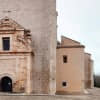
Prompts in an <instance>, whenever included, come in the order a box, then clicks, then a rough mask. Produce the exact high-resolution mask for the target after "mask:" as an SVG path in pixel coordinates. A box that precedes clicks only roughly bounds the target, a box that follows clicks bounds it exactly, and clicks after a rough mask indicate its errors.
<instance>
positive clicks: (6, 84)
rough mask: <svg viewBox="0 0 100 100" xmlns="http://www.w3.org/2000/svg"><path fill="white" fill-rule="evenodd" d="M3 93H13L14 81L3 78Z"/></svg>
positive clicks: (6, 77)
mask: <svg viewBox="0 0 100 100" xmlns="http://www.w3.org/2000/svg"><path fill="white" fill-rule="evenodd" d="M0 85H1V86H0V87H1V91H2V92H12V79H11V78H10V77H8V76H4V77H3V78H1V84H0Z"/></svg>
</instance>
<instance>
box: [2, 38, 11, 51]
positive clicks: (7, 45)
mask: <svg viewBox="0 0 100 100" xmlns="http://www.w3.org/2000/svg"><path fill="white" fill-rule="evenodd" d="M2 42H3V50H10V37H3V38H2Z"/></svg>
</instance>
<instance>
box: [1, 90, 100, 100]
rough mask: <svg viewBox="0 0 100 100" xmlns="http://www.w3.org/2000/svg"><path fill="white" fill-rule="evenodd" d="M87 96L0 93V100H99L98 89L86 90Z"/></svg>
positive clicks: (99, 93)
mask: <svg viewBox="0 0 100 100" xmlns="http://www.w3.org/2000/svg"><path fill="white" fill-rule="evenodd" d="M88 92H89V93H88V94H83V95H56V96H50V95H49V96H48V95H23V94H13V95H11V94H4V93H0V100H100V89H99V88H94V89H91V90H88Z"/></svg>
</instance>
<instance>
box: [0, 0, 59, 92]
mask: <svg viewBox="0 0 100 100" xmlns="http://www.w3.org/2000/svg"><path fill="white" fill-rule="evenodd" d="M5 16H8V17H10V18H12V19H14V20H15V21H17V22H18V23H19V24H21V25H22V26H23V27H26V28H27V29H30V31H31V34H32V47H33V50H34V57H33V61H32V62H33V64H32V70H31V89H32V91H29V92H33V93H38V94H39V93H40V94H55V92H56V77H55V73H56V34H57V29H56V26H57V25H56V24H57V21H56V20H57V14H56V0H0V18H3V17H5Z"/></svg>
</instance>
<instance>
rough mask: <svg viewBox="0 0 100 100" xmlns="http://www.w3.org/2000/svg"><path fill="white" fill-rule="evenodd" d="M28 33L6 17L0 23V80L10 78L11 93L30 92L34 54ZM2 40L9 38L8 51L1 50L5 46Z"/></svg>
mask: <svg viewBox="0 0 100 100" xmlns="http://www.w3.org/2000/svg"><path fill="white" fill-rule="evenodd" d="M29 32H30V31H29V30H26V29H24V28H23V27H22V26H20V25H19V24H17V23H16V22H15V21H13V20H12V19H10V18H8V17H5V18H3V19H1V21H0V78H1V79H2V78H3V77H9V78H11V80H12V83H10V84H12V92H31V91H32V89H31V77H32V75H31V73H32V72H31V66H32V58H33V56H34V53H33V51H32V46H31V43H32V38H31V34H30V33H29ZM3 38H9V50H5V49H4V48H3V46H4V45H6V46H7V44H3V42H4V41H3ZM1 83H2V82H1ZM1 90H2V87H1Z"/></svg>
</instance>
